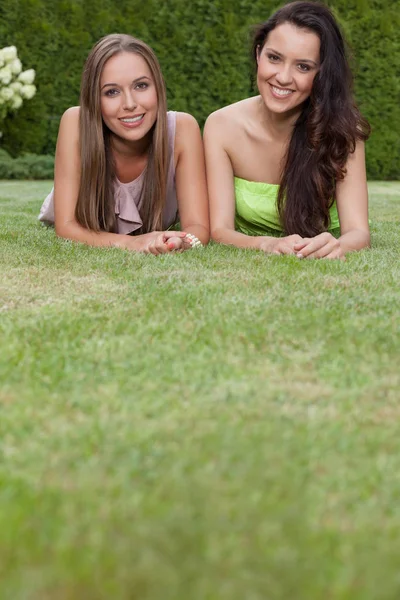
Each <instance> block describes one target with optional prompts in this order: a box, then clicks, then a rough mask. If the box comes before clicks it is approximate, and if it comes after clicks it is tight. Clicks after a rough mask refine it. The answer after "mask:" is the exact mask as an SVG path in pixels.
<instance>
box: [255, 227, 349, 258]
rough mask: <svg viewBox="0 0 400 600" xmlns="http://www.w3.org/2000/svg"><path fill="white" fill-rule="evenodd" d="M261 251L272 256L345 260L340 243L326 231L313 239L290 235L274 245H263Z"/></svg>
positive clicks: (277, 240)
mask: <svg viewBox="0 0 400 600" xmlns="http://www.w3.org/2000/svg"><path fill="white" fill-rule="evenodd" d="M261 249H262V250H264V251H266V252H271V253H272V254H278V255H279V254H294V255H295V256H297V257H298V258H327V259H340V260H345V255H344V252H343V249H342V247H341V245H340V241H339V240H338V239H336V238H335V237H334V236H333V235H332V234H331V233H328V232H327V231H325V232H324V233H320V234H319V235H316V236H315V237H312V238H302V237H301V236H300V235H288V236H286V237H283V238H277V239H276V240H274V241H273V243H272V245H270V246H268V245H267V244H265V248H264V247H263V244H261Z"/></svg>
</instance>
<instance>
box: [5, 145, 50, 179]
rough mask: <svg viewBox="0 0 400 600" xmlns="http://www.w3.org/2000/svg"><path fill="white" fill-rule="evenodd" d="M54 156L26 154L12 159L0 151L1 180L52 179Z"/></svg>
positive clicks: (6, 153)
mask: <svg viewBox="0 0 400 600" xmlns="http://www.w3.org/2000/svg"><path fill="white" fill-rule="evenodd" d="M53 174H54V156H52V155H37V154H30V153H26V154H23V155H22V156H19V157H17V158H12V157H11V156H10V155H9V154H8V152H6V151H5V150H4V149H0V179H52V178H53Z"/></svg>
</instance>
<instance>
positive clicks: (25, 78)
mask: <svg viewBox="0 0 400 600" xmlns="http://www.w3.org/2000/svg"><path fill="white" fill-rule="evenodd" d="M0 73H1V71H0ZM18 81H22V83H27V84H28V85H29V84H31V83H33V82H34V81H35V70H34V69H28V70H27V71H22V73H20V74H19V75H18Z"/></svg>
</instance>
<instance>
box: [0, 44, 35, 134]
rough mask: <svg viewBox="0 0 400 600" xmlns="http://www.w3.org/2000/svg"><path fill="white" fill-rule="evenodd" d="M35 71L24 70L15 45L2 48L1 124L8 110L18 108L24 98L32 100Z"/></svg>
mask: <svg viewBox="0 0 400 600" xmlns="http://www.w3.org/2000/svg"><path fill="white" fill-rule="evenodd" d="M34 80H35V71H34V70H33V69H28V70H26V71H23V70H22V63H21V61H20V60H19V58H18V56H17V49H16V47H15V46H7V47H6V48H3V49H2V50H0V124H1V122H2V121H4V119H5V117H6V115H7V113H8V112H12V111H14V110H17V109H18V108H20V107H21V106H22V103H23V101H24V100H30V99H31V98H33V96H34V95H35V94H36V87H35V86H34V85H33V82H34Z"/></svg>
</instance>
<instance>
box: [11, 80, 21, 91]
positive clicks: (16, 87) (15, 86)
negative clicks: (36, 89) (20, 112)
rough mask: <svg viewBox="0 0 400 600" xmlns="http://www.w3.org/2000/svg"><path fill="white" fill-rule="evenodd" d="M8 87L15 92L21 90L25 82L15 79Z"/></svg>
mask: <svg viewBox="0 0 400 600" xmlns="http://www.w3.org/2000/svg"><path fill="white" fill-rule="evenodd" d="M8 87H10V88H11V89H12V90H13V92H20V91H21V90H22V88H23V84H22V83H21V82H20V81H13V82H12V83H10V85H9V86H8Z"/></svg>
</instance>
